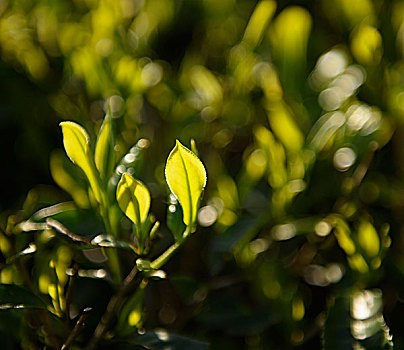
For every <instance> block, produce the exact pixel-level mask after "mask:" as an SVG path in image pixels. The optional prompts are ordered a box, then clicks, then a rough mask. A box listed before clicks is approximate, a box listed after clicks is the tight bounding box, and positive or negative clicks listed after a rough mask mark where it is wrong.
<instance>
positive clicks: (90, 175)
mask: <svg viewBox="0 0 404 350" xmlns="http://www.w3.org/2000/svg"><path fill="white" fill-rule="evenodd" d="M59 125H60V127H61V128H62V132H63V144H64V147H65V151H66V153H67V155H68V156H69V158H70V160H71V161H72V162H73V163H75V164H76V165H77V166H79V167H80V168H81V169H82V170H83V171H84V173H85V174H86V176H87V179H88V181H89V183H90V186H91V189H92V191H93V193H94V197H95V199H96V200H97V202H100V201H101V192H100V181H99V176H98V173H97V170H96V168H95V164H94V158H93V155H92V153H91V148H90V138H89V136H88V134H87V132H86V131H85V130H84V128H83V127H82V126H80V125H79V124H77V123H74V122H61V123H60V124H59Z"/></svg>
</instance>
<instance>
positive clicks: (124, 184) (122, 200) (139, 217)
mask: <svg viewBox="0 0 404 350" xmlns="http://www.w3.org/2000/svg"><path fill="white" fill-rule="evenodd" d="M116 199H117V201H118V204H119V207H120V208H121V210H122V211H123V212H124V213H125V215H126V216H127V217H128V218H129V219H131V220H132V221H133V222H134V223H135V224H136V226H137V227H139V228H140V225H141V224H142V222H144V221H145V220H146V218H147V214H148V213H149V209H150V193H149V190H148V189H147V187H146V186H145V185H144V184H143V183H142V182H141V181H139V180H137V179H135V178H133V177H132V176H131V175H129V174H128V173H124V174H123V175H122V178H121V180H120V181H119V184H118V188H117V190H116Z"/></svg>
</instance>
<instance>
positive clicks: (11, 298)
mask: <svg viewBox="0 0 404 350" xmlns="http://www.w3.org/2000/svg"><path fill="white" fill-rule="evenodd" d="M47 307H48V305H47V304H46V303H45V301H43V300H42V299H41V298H40V297H38V296H37V295H35V294H34V293H32V292H31V291H29V290H26V289H24V288H22V287H20V286H17V285H15V284H3V283H2V284H0V310H7V309H27V308H35V309H38V308H39V309H47Z"/></svg>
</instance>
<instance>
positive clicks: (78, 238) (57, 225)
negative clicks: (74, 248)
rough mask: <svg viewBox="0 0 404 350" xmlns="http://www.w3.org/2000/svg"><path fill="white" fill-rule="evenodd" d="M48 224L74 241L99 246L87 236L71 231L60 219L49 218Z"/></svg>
mask: <svg viewBox="0 0 404 350" xmlns="http://www.w3.org/2000/svg"><path fill="white" fill-rule="evenodd" d="M46 224H47V225H48V226H49V227H50V228H53V229H54V230H56V231H58V232H59V233H61V234H63V235H65V236H67V237H69V238H70V239H71V240H72V241H75V242H81V243H86V244H89V245H92V246H95V247H98V245H97V244H93V243H92V242H91V240H90V239H87V238H85V237H82V236H79V235H77V234H75V233H73V232H70V231H69V230H68V229H67V228H66V227H65V226H64V225H63V224H61V223H60V222H59V221H56V220H55V219H52V218H47V219H46Z"/></svg>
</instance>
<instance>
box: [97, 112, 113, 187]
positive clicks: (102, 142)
mask: <svg viewBox="0 0 404 350" xmlns="http://www.w3.org/2000/svg"><path fill="white" fill-rule="evenodd" d="M95 165H96V166H97V169H98V171H99V172H100V175H101V178H103V179H108V178H109V177H110V176H111V174H112V171H113V169H114V166H115V151H114V137H113V132H112V118H111V116H110V115H109V114H107V115H106V116H105V118H104V122H103V123H102V126H101V129H100V131H99V133H98V138H97V143H96V145H95Z"/></svg>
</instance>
